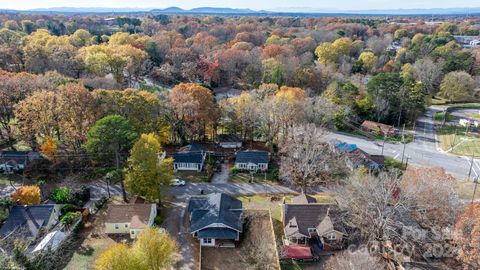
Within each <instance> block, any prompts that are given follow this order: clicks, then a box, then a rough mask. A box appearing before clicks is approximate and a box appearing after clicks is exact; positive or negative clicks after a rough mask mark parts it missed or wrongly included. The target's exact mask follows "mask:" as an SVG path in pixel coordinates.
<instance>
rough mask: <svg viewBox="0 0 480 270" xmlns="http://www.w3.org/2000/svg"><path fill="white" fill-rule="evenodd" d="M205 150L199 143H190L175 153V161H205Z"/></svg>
mask: <svg viewBox="0 0 480 270" xmlns="http://www.w3.org/2000/svg"><path fill="white" fill-rule="evenodd" d="M203 155H204V151H203V149H202V147H201V146H200V145H198V144H190V145H187V146H185V147H184V148H183V151H181V152H177V153H174V154H173V160H174V162H175V163H203Z"/></svg>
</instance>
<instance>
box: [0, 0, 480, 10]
mask: <svg viewBox="0 0 480 270" xmlns="http://www.w3.org/2000/svg"><path fill="white" fill-rule="evenodd" d="M0 3H1V5H0V7H1V8H3V9H16V10H30V9H39V8H59V7H71V8H133V9H135V8H138V9H154V8H167V7H172V6H175V7H180V8H183V9H192V8H198V7H223V8H242V9H247V8H248V9H252V10H283V9H287V10H291V11H295V10H303V9H310V10H312V11H318V10H326V11H328V10H330V11H334V10H393V9H437V8H438V9H444V8H460V9H462V8H465V9H468V8H477V7H480V2H479V1H478V0H462V1H435V0H404V1H398V2H394V3H392V2H391V1H386V0H368V1H355V0H344V1H339V2H338V3H336V4H335V5H332V4H331V2H329V1H328V2H327V1H314V0H297V1H295V4H294V5H292V2H291V1H284V0H277V1H275V0H265V1H254V0H244V1H241V2H240V1H235V2H233V1H224V0H182V1H155V0H137V1H135V4H132V3H131V2H130V3H125V2H118V1H115V0H104V1H101V2H99V1H93V0H83V1H82V0H66V1H65V0H45V1H38V0H36V1H34V0H19V1H10V0H8V1H7V0H0Z"/></svg>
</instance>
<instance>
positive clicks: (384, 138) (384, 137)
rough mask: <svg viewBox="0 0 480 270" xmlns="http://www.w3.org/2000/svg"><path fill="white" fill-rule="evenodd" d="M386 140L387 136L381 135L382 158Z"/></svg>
mask: <svg viewBox="0 0 480 270" xmlns="http://www.w3.org/2000/svg"><path fill="white" fill-rule="evenodd" d="M386 140H387V135H385V134H384V135H383V144H382V156H383V149H384V148H385V141H386Z"/></svg>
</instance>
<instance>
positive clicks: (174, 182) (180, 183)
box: [170, 178, 185, 187]
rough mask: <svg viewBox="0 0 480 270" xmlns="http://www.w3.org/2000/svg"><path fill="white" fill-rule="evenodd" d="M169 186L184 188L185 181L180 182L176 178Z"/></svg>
mask: <svg viewBox="0 0 480 270" xmlns="http://www.w3.org/2000/svg"><path fill="white" fill-rule="evenodd" d="M170 185H171V186H173V187H181V186H185V180H180V179H178V178H175V179H173V180H172V181H171V182H170Z"/></svg>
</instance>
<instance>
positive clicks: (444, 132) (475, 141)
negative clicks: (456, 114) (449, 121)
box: [438, 126, 480, 156]
mask: <svg viewBox="0 0 480 270" xmlns="http://www.w3.org/2000/svg"><path fill="white" fill-rule="evenodd" d="M455 132H456V135H455ZM438 137H439V140H440V147H441V148H442V150H444V151H449V152H450V153H452V154H455V155H461V156H471V155H472V154H474V155H475V156H480V137H477V136H474V135H470V134H466V133H465V128H464V127H455V126H445V127H443V128H441V129H440V130H439V132H438Z"/></svg>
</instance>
